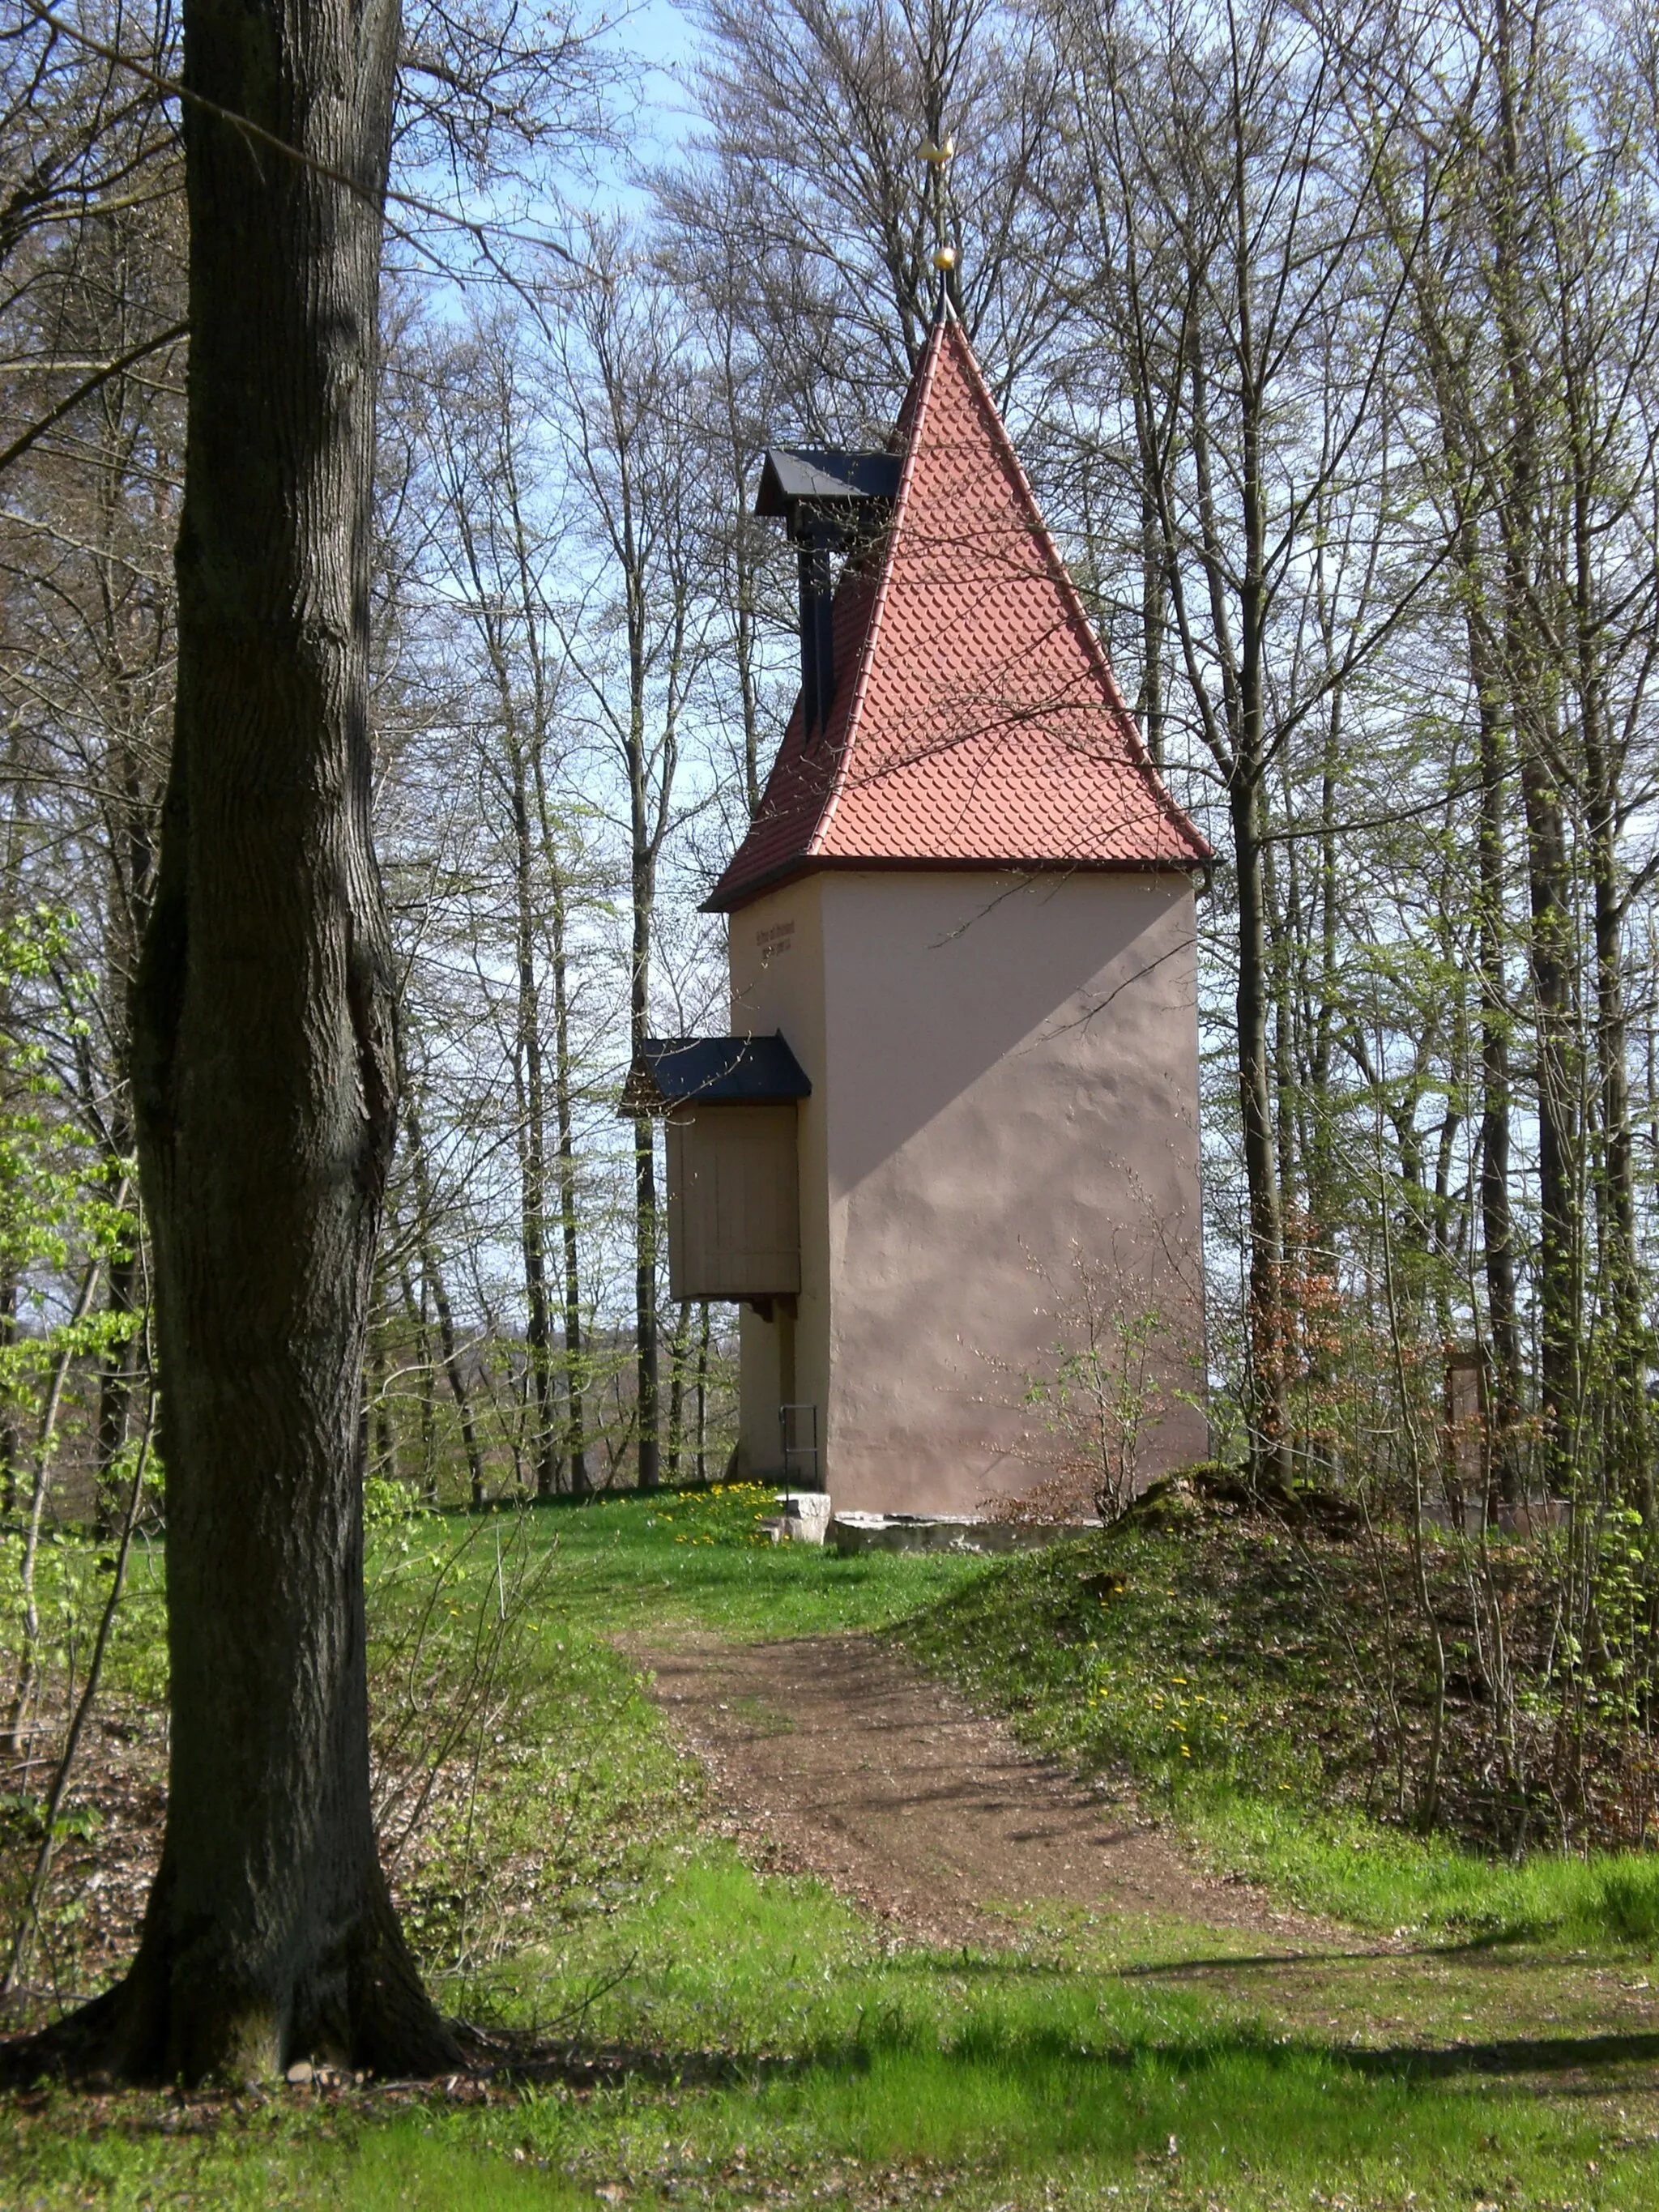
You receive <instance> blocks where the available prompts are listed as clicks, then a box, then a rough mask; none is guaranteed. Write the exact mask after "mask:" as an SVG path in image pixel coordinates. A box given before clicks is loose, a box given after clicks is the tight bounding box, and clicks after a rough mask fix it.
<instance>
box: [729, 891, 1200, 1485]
mask: <svg viewBox="0 0 1659 2212" xmlns="http://www.w3.org/2000/svg"><path fill="white" fill-rule="evenodd" d="M790 923H793V929H790V928H787V925H788V924H790ZM1193 939H1194V907H1193V890H1192V888H1191V886H1190V885H1189V884H1188V883H1187V881H1186V880H1185V878H1182V877H1179V876H1167V875H1166V876H1141V875H1112V874H1105V873H1094V872H1081V871H1079V872H1076V873H1074V874H1071V875H1064V876H1042V877H1037V878H1016V877H1011V876H1006V875H997V874H993V873H989V872H987V873H983V874H981V873H977V872H954V871H939V872H923V871H917V872H898V871H894V872H878V871H872V872H868V873H853V872H846V873H842V872H825V873H823V874H820V875H817V876H814V877H811V878H806V879H805V880H804V881H803V882H801V883H799V884H794V885H792V886H790V887H788V888H787V889H786V890H783V891H781V892H777V893H775V894H773V895H771V896H769V897H768V898H765V899H763V900H759V901H757V902H755V903H754V904H753V905H752V906H750V907H746V908H743V909H742V910H741V911H739V912H738V914H736V915H733V916H732V939H731V962H732V1026H733V1029H734V1030H749V1029H754V1030H771V1029H779V1028H781V1030H783V1032H784V1034H785V1036H787V1038H788V1041H789V1042H790V1044H791V1046H792V1047H793V1049H794V1051H795V1052H796V1054H797V1055H798V1057H799V1059H800V1060H801V1063H802V1065H803V1066H805V1069H806V1071H807V1073H808V1075H809V1076H810V1077H811V1079H812V1085H813V1095H812V1097H811V1099H810V1100H809V1101H807V1102H806V1103H805V1105H804V1107H803V1109H802V1113H801V1127H800V1138H801V1146H800V1161H801V1200H802V1202H801V1239H802V1250H801V1261H802V1293H801V1300H800V1311H799V1320H798V1322H797V1323H796V1325H795V1330H794V1364H795V1390H796V1395H797V1397H798V1398H799V1399H800V1400H802V1401H809V1402H811V1403H814V1404H816V1405H817V1406H818V1407H819V1408H820V1430H821V1440H822V1443H823V1448H824V1454H825V1474H826V1478H827V1480H828V1484H829V1489H830V1491H831V1492H832V1494H833V1495H834V1497H835V1498H836V1502H837V1504H840V1505H842V1506H849V1507H867V1508H875V1509H881V1510H889V1511H963V1510H972V1509H973V1508H974V1507H975V1505H976V1504H978V1503H979V1502H980V1501H981V1499H982V1498H985V1497H986V1496H987V1493H989V1492H994V1491H1003V1490H1011V1489H1019V1488H1023V1487H1026V1486H1029V1485H1030V1483H1032V1482H1034V1481H1036V1480H1040V1479H1041V1478H1042V1473H1043V1470H1042V1468H1041V1467H1039V1466H1036V1465H1033V1464H1032V1463H1031V1462H1030V1451H1031V1449H1032V1448H1033V1445H1034V1443H1036V1445H1037V1447H1038V1448H1039V1449H1040V1448H1041V1438H1040V1423H1038V1421H1037V1420H1036V1417H1035V1416H1034V1414H1033V1413H1032V1411H1031V1409H1030V1407H1026V1406H1024V1405H1023V1404H1022V1403H1021V1402H1020V1400H1021V1398H1022V1395H1023V1379H1022V1378H1023V1376H1024V1374H1025V1373H1026V1372H1027V1371H1030V1370H1039V1369H1041V1367H1042V1364H1043V1362H1044V1358H1045V1354H1046V1352H1047V1351H1048V1347H1050V1346H1053V1344H1054V1341H1055V1340H1056V1338H1057V1337H1058V1336H1060V1335H1061V1334H1074V1333H1075V1330H1076V1328H1078V1327H1079V1325H1080V1315H1079V1312H1078V1311H1077V1310H1076V1309H1077V1308H1079V1306H1080V1305H1081V1304H1083V1303H1084V1302H1085V1293H1084V1292H1083V1291H1082V1289H1081V1286H1080V1285H1079V1280H1078V1277H1077V1274H1076V1271H1075V1264H1074V1261H1075V1255H1077V1254H1079V1253H1081V1254H1082V1255H1085V1260H1086V1261H1087V1262H1088V1263H1089V1264H1091V1266H1092V1267H1093V1269H1094V1272H1095V1278H1096V1281H1097V1284H1099V1283H1102V1282H1105V1283H1107V1284H1108V1285H1109V1284H1111V1283H1113V1282H1115V1283H1117V1284H1119V1285H1121V1286H1122V1289H1121V1295H1123V1296H1125V1297H1133V1299H1134V1300H1135V1301H1136V1304H1137V1308H1138V1309H1139V1306H1141V1305H1143V1304H1145V1303H1146V1301H1147V1300H1149V1299H1152V1298H1157V1297H1164V1299H1165V1302H1166V1304H1168V1307H1169V1310H1170V1313H1171V1315H1172V1316H1173V1317H1174V1318H1175V1319H1176V1320H1177V1322H1179V1325H1180V1326H1181V1327H1182V1328H1183V1329H1185V1330H1186V1331H1188V1334H1189V1335H1190V1337H1191V1339H1192V1343H1193V1351H1194V1355H1195V1354H1196V1352H1197V1348H1198V1346H1197V1336H1198V1327H1199V1322H1198V1308H1197V1303H1196V1300H1195V1298H1194V1297H1193V1296H1192V1295H1191V1294H1190V1288H1189V1287H1182V1286H1183V1285H1185V1286H1191V1285H1195V1282H1196V1265H1197V1255H1198V1249H1199V1188H1198V1133H1197V1126H1196V1102H1197V1092H1198V1071H1197V1022H1196V1016H1195V1012H1194V942H1193ZM785 943H787V945H788V946H789V950H788V951H787V952H784V951H780V950H779V947H780V946H781V945H783V944H785ZM1160 1285H1162V1286H1163V1287H1162V1289H1160V1288H1159V1286H1160ZM1067 1309H1072V1310H1071V1311H1069V1312H1068V1311H1067ZM779 1348H780V1330H779V1328H778V1326H777V1325H776V1324H773V1325H770V1326H769V1325H768V1324H766V1323H763V1322H759V1321H758V1320H757V1318H756V1317H754V1316H750V1315H745V1316H744V1323H743V1359H744V1443H745V1447H746V1452H747V1456H748V1459H749V1463H750V1465H752V1466H754V1467H756V1468H766V1467H769V1466H772V1465H775V1463H776V1457H777V1448H776V1406H777V1403H778V1398H777V1392H778V1389H779V1387H780V1381H781V1378H780V1373H779V1367H780V1359H779ZM1193 1364H1194V1365H1195V1364H1196V1361H1195V1358H1194V1363H1193ZM1184 1379H1186V1380H1188V1381H1192V1380H1194V1377H1193V1376H1188V1377H1186V1378H1184ZM1034 1431H1036V1432H1037V1433H1036V1434H1035V1435H1034ZM1204 1446H1205V1433H1204V1425H1203V1421H1202V1418H1201V1416H1200V1415H1199V1414H1198V1413H1196V1412H1194V1411H1190V1410H1179V1411H1177V1412H1176V1413H1172V1414H1171V1415H1170V1416H1169V1417H1168V1418H1166V1419H1165V1420H1164V1423H1163V1425H1162V1427H1161V1429H1160V1430H1159V1431H1158V1434H1157V1436H1156V1437H1152V1439H1150V1440H1149V1443H1148V1446H1147V1449H1146V1451H1145V1452H1144V1454H1143V1466H1142V1473H1143V1474H1149V1473H1151V1472H1152V1471H1155V1469H1156V1468H1157V1467H1158V1466H1159V1465H1163V1464H1170V1463H1174V1462H1179V1461H1182V1460H1185V1459H1191V1458H1195V1457H1198V1456H1200V1455H1201V1454H1202V1452H1203V1449H1204Z"/></svg>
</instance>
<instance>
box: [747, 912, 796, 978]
mask: <svg viewBox="0 0 1659 2212" xmlns="http://www.w3.org/2000/svg"><path fill="white" fill-rule="evenodd" d="M794 936H795V925H794V923H793V921H775V922H773V923H772V924H770V926H769V927H767V928H765V929H757V931H756V932H755V942H756V944H757V945H758V946H759V947H760V957H761V966H762V967H763V968H769V967H770V966H771V964H772V963H773V962H774V960H775V959H776V958H777V957H778V956H779V955H780V954H781V953H784V952H787V951H790V950H791V949H792V947H793V943H794Z"/></svg>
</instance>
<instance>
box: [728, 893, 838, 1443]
mask: <svg viewBox="0 0 1659 2212" xmlns="http://www.w3.org/2000/svg"><path fill="white" fill-rule="evenodd" d="M822 889H823V878H820V877H817V876H811V877H808V878H805V880H804V881H802V882H800V883H798V884H792V885H790V886H789V887H788V888H787V890H782V891H778V892H775V893H774V894H772V895H771V896H769V897H766V898H761V899H757V900H756V901H755V902H754V903H753V905H751V906H746V907H744V908H741V909H740V910H739V911H738V913H736V914H734V915H732V920H731V932H730V939H729V944H730V960H731V973H732V1035H733V1036H748V1035H749V1034H750V1032H753V1033H754V1034H756V1035H761V1036H764V1035H769V1034H770V1032H771V1031H772V1030H782V1031H783V1034H784V1036H785V1037H786V1038H787V1040H788V1042H789V1047H790V1049H791V1051H792V1052H793V1054H794V1055H795V1057H796V1059H797V1060H799V1062H800V1064H801V1066H803V1067H804V1068H805V1070H806V1073H807V1077H808V1079H809V1080H810V1081H811V1085H812V1095H811V1097H810V1098H805V1099H803V1100H802V1101H801V1104H800V1109H799V1115H800V1119H799V1153H800V1246H801V1252H800V1257H801V1290H800V1297H799V1300H798V1301H797V1312H796V1316H795V1318H794V1320H793V1322H789V1321H783V1322H763V1321H762V1320H761V1318H760V1316H758V1315H757V1314H755V1313H751V1312H750V1310H749V1309H748V1307H746V1306H745V1307H744V1308H743V1309H742V1311H741V1319H740V1322H739V1328H740V1333H741V1344H742V1370H743V1405H742V1415H741V1423H740V1428H739V1459H740V1464H741V1467H742V1469H743V1471H744V1473H745V1474H748V1473H769V1472H771V1471H772V1470H774V1469H775V1468H777V1467H778V1465H779V1464H780V1459H781V1453H780V1449H779V1436H778V1407H779V1406H780V1404H781V1402H782V1401H783V1397H784V1395H785V1389H786V1373H785V1370H787V1368H788V1367H789V1366H790V1365H793V1370H794V1379H793V1394H794V1401H795V1402H797V1403H799V1404H802V1405H809V1406H816V1407H817V1408H818V1409H819V1410H818V1423H819V1429H820V1432H822V1431H823V1426H824V1416H825V1413H826V1410H827V1408H828V1406H829V1165H828V1161H829V1153H828V1143H827V1119H828V1116H827V1084H826V1074H827V1066H826V1059H825V1053H824V1028H823V981H824V967H823V901H822ZM819 1442H820V1445H821V1446H822V1443H823V1436H822V1433H820V1438H819Z"/></svg>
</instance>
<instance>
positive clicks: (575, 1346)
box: [536, 750, 593, 1498]
mask: <svg viewBox="0 0 1659 2212" xmlns="http://www.w3.org/2000/svg"><path fill="white" fill-rule="evenodd" d="M536 801H537V806H538V811H539V814H540V818H541V843H542V866H543V867H544V869H545V870H546V872H547V875H548V878H549V884H550V890H551V894H552V921H553V1115H554V1126H555V1128H556V1132H557V1137H558V1147H559V1166H558V1183H559V1237H560V1243H561V1247H562V1260H563V1272H564V1285H563V1290H564V1380H565V1396H566V1403H567V1407H568V1416H567V1419H566V1423H565V1432H564V1444H565V1453H566V1455H567V1457H568V1460H569V1462H570V1488H571V1492H572V1493H573V1495H574V1496H575V1497H577V1498H586V1497H587V1496H588V1495H589V1493H590V1492H592V1487H593V1485H592V1478H591V1477H590V1476H589V1474H588V1472H587V1415H586V1392H587V1353H586V1342H585V1339H586V1323H585V1322H584V1320H583V1316H582V1274H581V1246H580V1241H579V1237H578V1229H579V1226H580V1219H579V1215H578V1212H577V1190H576V1134H575V1091H576V1078H575V1070H574V1066H573V1065H572V1061H571V1048H570V951H569V940H568V932H569V923H570V916H569V908H568V897H567V893H566V889H565V873H564V867H563V865H562V857H561V855H560V853H559V849H558V846H557V844H556V841H555V838H554V835H553V822H552V816H551V813H550V809H549V807H548V804H547V787H546V781H545V778H544V775H543V771H542V760H541V754H540V751H539V750H538V753H537V756H536Z"/></svg>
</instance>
